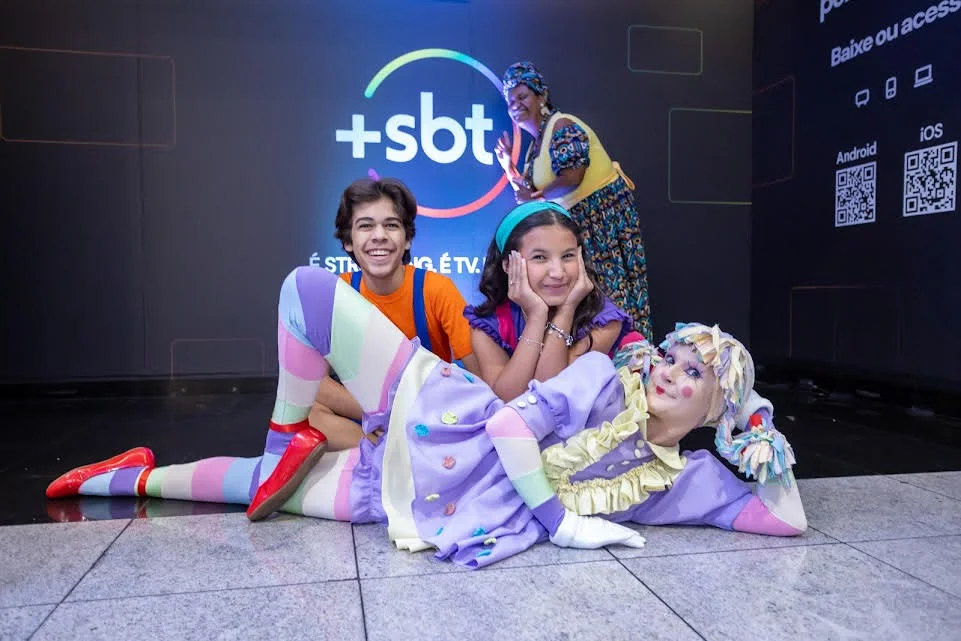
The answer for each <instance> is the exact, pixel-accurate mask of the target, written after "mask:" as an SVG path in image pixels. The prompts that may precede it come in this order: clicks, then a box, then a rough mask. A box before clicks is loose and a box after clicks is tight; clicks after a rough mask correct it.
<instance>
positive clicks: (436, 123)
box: [335, 49, 521, 218]
mask: <svg viewBox="0 0 961 641" xmlns="http://www.w3.org/2000/svg"><path fill="white" fill-rule="evenodd" d="M430 58H441V59H445V60H453V61H455V62H460V63H462V64H465V65H467V66H469V67H471V68H472V69H474V70H476V71H478V72H480V73H481V75H483V76H484V77H485V78H487V79H488V80H490V82H491V84H492V85H494V88H495V89H496V90H497V94H498V96H500V95H502V94H501V88H502V87H503V85H502V84H501V81H500V78H498V77H497V76H496V75H494V73H493V72H492V71H491V70H490V69H488V68H487V67H486V66H485V65H484V64H483V63H481V62H480V61H479V60H477V59H475V58H473V57H471V56H468V55H467V54H464V53H461V52H459V51H453V50H451V49H419V50H417V51H411V52H409V53H405V54H404V55H402V56H399V57H397V58H394V59H393V60H391V61H390V62H388V63H387V64H386V65H384V66H383V67H382V68H381V69H380V71H378V72H377V73H376V74H374V77H373V78H372V79H371V80H370V82H369V83H368V84H367V88H366V89H364V97H365V98H368V99H369V98H372V97H373V96H374V92H376V91H377V88H378V87H379V86H380V85H381V83H383V82H384V80H386V79H387V77H388V76H390V74H392V73H393V72H395V71H397V70H398V69H400V68H401V67H403V66H405V65H408V64H410V63H412V62H417V61H418V60H426V59H430ZM418 116H419V121H418ZM418 116H415V115H413V114H406V113H399V114H394V115H392V116H390V117H389V118H387V122H386V123H385V124H384V127H383V131H381V130H380V129H377V128H372V129H368V128H367V127H368V123H367V119H366V117H365V116H364V114H352V115H351V126H350V129H338V130H337V131H336V134H335V135H336V140H337V142H343V143H350V148H351V155H352V156H353V157H354V158H366V157H367V154H368V145H380V144H382V143H383V138H384V137H386V138H387V139H388V140H389V141H390V143H387V144H386V146H385V148H384V155H385V158H386V159H387V160H389V161H391V162H396V163H405V162H410V161H412V160H413V159H414V158H415V157H416V156H417V153H418V151H420V150H422V151H423V152H424V154H425V155H426V156H427V157H428V158H429V159H430V160H432V161H433V162H435V163H438V164H442V165H447V164H450V163H454V162H456V161H458V160H460V159H461V158H462V157H463V156H464V154H465V153H467V149H468V143H469V146H470V153H471V155H472V156H473V157H474V159H475V160H477V162H479V163H481V164H482V165H488V166H491V165H493V164H494V154H493V153H492V152H491V151H489V150H488V149H487V148H486V147H485V135H484V134H485V133H487V132H489V131H493V129H494V121H493V120H492V119H491V118H488V117H487V115H486V114H485V113H484V105H483V104H478V103H474V104H472V105H471V106H470V115H468V116H466V117H465V118H464V119H463V124H461V121H459V120H457V119H455V118H451V117H450V116H438V115H435V113H434V94H433V93H431V92H428V91H422V92H420V113H419V114H418ZM440 131H446V132H447V133H448V134H449V135H450V138H452V139H453V142H452V144H451V145H450V147H449V148H447V149H442V148H440V147H439V146H438V145H437V144H436V142H435V140H436V138H435V137H436V135H437V133H438V132H440ZM415 133H416V134H419V137H418V136H417V135H415ZM468 134H469V135H468ZM513 134H514V135H513V140H514V144H513V148H512V149H511V157H512V159H513V161H514V163H515V164H517V160H518V159H519V158H520V140H521V136H520V130H519V129H518V128H517V125H516V124H515V125H514V132H513ZM468 139H469V140H468ZM391 143H392V144H391ZM498 173H500V172H498ZM506 186H507V177H506V176H504V175H503V174H502V173H501V174H500V178H499V180H497V182H496V183H494V185H493V186H492V187H491V188H490V189H489V190H488V191H487V192H486V193H485V194H484V195H482V196H481V197H480V198H477V199H475V200H473V201H471V202H468V203H465V204H463V205H459V206H457V207H447V208H443V209H439V208H433V207H427V206H424V205H420V206H419V208H418V213H419V214H423V215H425V216H429V217H433V218H455V217H457V216H464V215H466V214H470V213H473V212H475V211H477V210H478V209H480V208H482V207H484V206H485V205H487V204H488V203H490V202H491V201H493V200H494V199H495V198H497V196H498V195H499V194H500V193H501V191H503V189H504V188H505V187H506Z"/></svg>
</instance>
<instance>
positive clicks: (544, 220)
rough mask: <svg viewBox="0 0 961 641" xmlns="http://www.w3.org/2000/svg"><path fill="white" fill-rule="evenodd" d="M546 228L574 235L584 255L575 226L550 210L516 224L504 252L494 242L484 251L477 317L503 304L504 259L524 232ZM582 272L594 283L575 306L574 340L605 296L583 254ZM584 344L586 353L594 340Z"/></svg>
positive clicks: (601, 304)
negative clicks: (563, 229) (586, 346)
mask: <svg viewBox="0 0 961 641" xmlns="http://www.w3.org/2000/svg"><path fill="white" fill-rule="evenodd" d="M546 225H560V226H561V227H563V228H565V229H567V230H569V231H570V232H571V233H572V234H574V238H576V239H577V246H578V247H581V251H582V252H583V251H584V249H583V247H584V240H583V238H582V237H581V230H580V228H579V227H578V226H577V223H575V222H574V221H573V220H572V219H571V218H569V217H568V216H564V215H563V214H559V213H557V212H555V211H552V210H550V209H544V210H542V211H539V212H536V213H534V214H531V215H530V216H528V217H527V218H525V219H523V220H522V221H521V222H519V223H517V226H516V227H515V228H514V230H513V231H512V232H511V234H510V236H508V237H507V242H505V243H504V251H500V250H499V249H498V248H497V241H496V240H492V241H491V244H490V246H489V247H488V248H487V259H486V260H485V262H484V271H483V272H482V273H481V277H480V291H481V294H483V295H484V302H483V303H481V304H480V305H478V306H477V308H476V313H477V315H478V316H492V315H493V314H494V313H495V311H496V310H497V307H498V305H500V304H501V303H503V302H504V301H505V300H507V274H506V273H505V272H504V268H503V266H502V262H503V260H504V256H505V255H509V254H510V252H511V251H514V250H516V249H518V248H519V247H520V244H521V240H522V239H523V238H524V236H526V235H527V232H529V231H530V230H532V229H534V228H535V227H543V226H546ZM584 268H585V270H586V272H587V277H588V278H590V279H591V282H592V283H594V289H593V290H591V293H590V294H588V295H587V296H585V297H584V300H582V301H581V302H580V304H578V306H577V309H576V310H575V312H574V326H573V327H572V328H571V336H576V335H577V332H578V331H579V330H580V329H581V328H582V327H586V326H587V325H589V324H590V322H591V320H593V319H594V317H595V316H597V314H598V313H599V312H600V311H601V309H602V308H603V307H604V296H605V292H604V291H603V289H602V288H601V284H600V280H599V279H598V277H597V272H596V271H595V270H594V265H593V264H592V263H591V257H590V256H588V255H587V254H586V253H585V254H584ZM588 336H590V335H588ZM588 341H589V347H588V350H590V348H591V346H593V341H594V339H593V338H589V339H588Z"/></svg>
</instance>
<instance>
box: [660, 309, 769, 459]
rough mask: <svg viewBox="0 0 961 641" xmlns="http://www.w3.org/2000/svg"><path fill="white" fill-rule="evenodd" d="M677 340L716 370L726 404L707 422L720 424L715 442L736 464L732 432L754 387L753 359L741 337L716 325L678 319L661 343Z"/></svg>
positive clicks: (676, 341)
mask: <svg viewBox="0 0 961 641" xmlns="http://www.w3.org/2000/svg"><path fill="white" fill-rule="evenodd" d="M676 343H682V344H684V345H692V346H693V347H694V348H695V349H696V350H697V353H698V356H700V358H701V362H703V363H704V364H705V365H709V366H710V367H711V368H712V369H713V370H714V374H715V376H716V377H717V382H718V385H719V386H720V388H721V395H722V398H723V402H724V405H723V407H722V408H721V413H720V414H719V415H718V416H716V417H714V418H712V419H710V420H709V421H708V423H707V424H708V425H717V433H716V435H715V437H714V445H715V447H716V448H717V451H718V453H720V454H721V456H723V457H724V458H725V459H726V460H728V461H730V462H731V463H732V464H734V465H737V464H738V453H739V452H738V450H737V449H736V448H734V447H733V436H732V434H733V432H734V428H735V419H736V417H737V414H738V412H739V411H740V410H741V405H742V404H743V403H744V401H746V400H747V397H748V395H749V394H750V393H751V390H752V389H754V360H753V359H752V358H751V354H750V353H749V352H748V351H747V348H745V347H744V345H742V344H741V342H740V341H738V340H737V339H735V338H734V337H733V336H731V335H730V334H727V333H725V332H722V331H721V328H720V327H718V326H717V325H715V326H713V327H708V326H707V325H701V324H700V323H677V324H676V325H675V326H674V331H673V332H671V333H670V334H668V335H667V337H666V338H665V339H664V341H663V342H662V343H661V349H662V350H667V349H670V347H671V346H672V345H674V344H676Z"/></svg>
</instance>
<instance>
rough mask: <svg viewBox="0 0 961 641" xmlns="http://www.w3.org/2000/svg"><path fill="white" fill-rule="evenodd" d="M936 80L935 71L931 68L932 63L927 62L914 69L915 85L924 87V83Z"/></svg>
mask: <svg viewBox="0 0 961 641" xmlns="http://www.w3.org/2000/svg"><path fill="white" fill-rule="evenodd" d="M932 82H934V72H933V71H932V70H931V65H930V64H927V65H924V66H923V67H918V68H917V69H915V70H914V87H915V89H916V88H918V87H923V86H924V85H929V84H931V83H932Z"/></svg>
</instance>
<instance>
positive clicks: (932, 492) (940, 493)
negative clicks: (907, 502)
mask: <svg viewBox="0 0 961 641" xmlns="http://www.w3.org/2000/svg"><path fill="white" fill-rule="evenodd" d="M916 473H917V474H938V472H916ZM886 476H887V477H888V478H889V479H891V480H892V481H895V482H897V483H903V484H904V485H910V486H911V487H913V488H917V489H919V490H924V491H925V492H930V493H931V494H935V495H937V496H943V497H944V498H946V499H951V500H952V501H954V502H956V503H961V499H959V498H958V497H955V496H951V495H950V494H945V493H944V492H939V491H938V490H932V489H931V488H929V487H924V486H922V485H918V484H917V483H912V482H911V481H905V480H904V479H899V478H895V475H893V474H887V475H886Z"/></svg>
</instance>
